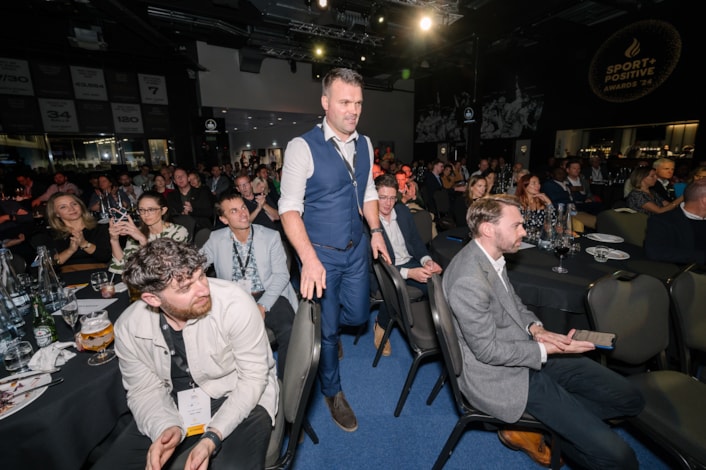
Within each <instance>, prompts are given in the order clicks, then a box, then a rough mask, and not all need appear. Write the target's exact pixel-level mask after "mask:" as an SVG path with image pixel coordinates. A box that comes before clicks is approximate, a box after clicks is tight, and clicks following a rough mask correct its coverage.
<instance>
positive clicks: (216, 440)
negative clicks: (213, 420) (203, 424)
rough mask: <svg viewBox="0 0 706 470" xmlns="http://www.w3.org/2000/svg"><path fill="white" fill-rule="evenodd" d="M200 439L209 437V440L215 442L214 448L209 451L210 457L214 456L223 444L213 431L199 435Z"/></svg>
mask: <svg viewBox="0 0 706 470" xmlns="http://www.w3.org/2000/svg"><path fill="white" fill-rule="evenodd" d="M201 439H210V440H211V442H213V443H214V444H216V448H215V449H214V450H213V452H211V457H215V456H216V454H218V452H219V451H220V450H221V446H222V445H223V442H222V441H221V438H220V437H218V434H216V433H215V432H213V431H206V432H205V433H203V434H202V435H201Z"/></svg>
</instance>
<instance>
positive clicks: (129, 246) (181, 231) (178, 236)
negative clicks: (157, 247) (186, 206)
mask: <svg viewBox="0 0 706 470" xmlns="http://www.w3.org/2000/svg"><path fill="white" fill-rule="evenodd" d="M158 238H171V239H172V240H176V241H178V242H185V241H187V240H188V239H189V231H188V230H187V229H186V228H185V227H184V226H182V225H179V224H173V223H165V224H164V228H163V229H162V231H161V232H159V233H150V234H149V235H148V236H147V242H148V243H149V242H151V241H152V240H156V239H158ZM139 249H140V244H139V243H138V242H137V240H135V239H134V238H132V237H130V238H129V239H128V241H127V243H126V244H125V248H123V259H122V260H120V261H118V260H117V259H116V258H115V256H113V259H111V260H110V267H109V268H108V271H110V272H111V273H116V274H122V272H123V269H124V268H125V262H126V261H127V259H128V257H129V256H130V255H132V254H133V253H135V252H136V251H137V250H139Z"/></svg>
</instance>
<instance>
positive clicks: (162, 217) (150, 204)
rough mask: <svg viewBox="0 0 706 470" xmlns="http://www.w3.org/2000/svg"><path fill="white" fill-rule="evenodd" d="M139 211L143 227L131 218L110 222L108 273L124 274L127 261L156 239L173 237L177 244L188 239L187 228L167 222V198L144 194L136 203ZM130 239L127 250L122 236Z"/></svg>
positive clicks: (126, 244) (150, 192)
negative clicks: (138, 225) (111, 254)
mask: <svg viewBox="0 0 706 470" xmlns="http://www.w3.org/2000/svg"><path fill="white" fill-rule="evenodd" d="M137 212H138V213H139V214H140V219H141V224H140V227H139V228H138V227H137V225H136V224H135V222H134V221H133V220H132V218H131V217H130V216H127V217H126V218H125V219H124V220H122V221H120V222H114V221H113V220H112V219H111V220H110V229H109V231H110V246H111V248H112V251H113V258H112V260H111V262H110V269H109V271H111V272H114V273H116V274H122V272H123V267H124V266H125V261H126V260H127V259H128V257H129V256H130V255H132V254H133V253H135V252H136V251H138V250H139V249H140V247H142V246H145V245H146V244H147V243H148V242H151V241H152V240H156V239H157V238H171V239H173V240H176V241H178V242H183V241H187V240H188V239H189V231H188V230H187V229H186V227H184V226H182V225H179V224H175V223H172V222H168V221H167V218H168V215H169V208H168V207H167V199H166V198H165V197H164V195H163V194H161V193H158V192H157V191H145V192H144V193H142V194H141V195H140V197H139V198H138V200H137ZM121 236H125V237H128V239H127V242H126V243H125V248H123V247H122V246H121V244H120V237H121Z"/></svg>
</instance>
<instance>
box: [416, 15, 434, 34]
mask: <svg viewBox="0 0 706 470" xmlns="http://www.w3.org/2000/svg"><path fill="white" fill-rule="evenodd" d="M432 23H433V22H432V19H431V16H429V15H424V16H422V18H421V19H420V20H419V28H420V29H421V30H422V31H429V30H430V29H431V26H432Z"/></svg>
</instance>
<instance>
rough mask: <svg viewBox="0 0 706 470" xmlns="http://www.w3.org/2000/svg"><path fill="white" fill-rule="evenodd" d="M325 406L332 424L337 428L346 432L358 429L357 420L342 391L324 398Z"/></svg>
mask: <svg viewBox="0 0 706 470" xmlns="http://www.w3.org/2000/svg"><path fill="white" fill-rule="evenodd" d="M324 400H325V401H326V405H328V409H329V411H330V412H331V417H332V418H333V422H334V423H336V424H337V425H338V427H339V428H341V429H343V430H344V431H346V432H353V431H355V430H356V429H358V420H357V419H356V417H355V413H353V409H351V405H349V404H348V401H347V400H346V396H345V395H344V394H343V391H340V392H338V393H337V394H335V395H334V396H332V397H324Z"/></svg>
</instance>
